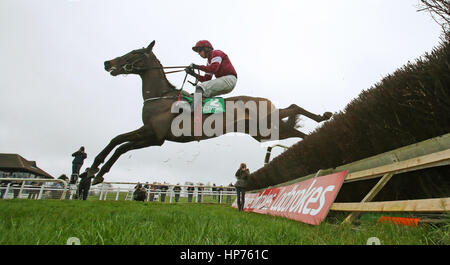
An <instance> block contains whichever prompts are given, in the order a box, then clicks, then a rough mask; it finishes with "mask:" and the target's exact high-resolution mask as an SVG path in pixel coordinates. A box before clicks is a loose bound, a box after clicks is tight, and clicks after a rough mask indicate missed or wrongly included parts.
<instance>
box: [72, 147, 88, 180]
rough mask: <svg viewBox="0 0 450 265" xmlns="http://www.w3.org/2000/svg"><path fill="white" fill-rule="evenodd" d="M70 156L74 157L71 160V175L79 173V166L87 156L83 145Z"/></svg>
mask: <svg viewBox="0 0 450 265" xmlns="http://www.w3.org/2000/svg"><path fill="white" fill-rule="evenodd" d="M72 156H73V157H75V158H74V159H73V161H72V175H73V174H77V175H79V174H80V169H81V166H82V165H83V162H84V160H85V159H86V158H87V154H86V153H85V152H84V146H82V147H80V150H78V151H76V152H75V153H73V154H72ZM75 182H76V181H75ZM72 184H75V183H72Z"/></svg>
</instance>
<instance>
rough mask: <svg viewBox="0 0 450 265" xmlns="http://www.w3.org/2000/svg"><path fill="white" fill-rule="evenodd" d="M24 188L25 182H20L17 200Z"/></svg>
mask: <svg viewBox="0 0 450 265" xmlns="http://www.w3.org/2000/svg"><path fill="white" fill-rule="evenodd" d="M24 186H25V181H22V185H21V186H20V190H19V195H18V196H17V198H19V199H20V198H21V197H22V191H23V187H24Z"/></svg>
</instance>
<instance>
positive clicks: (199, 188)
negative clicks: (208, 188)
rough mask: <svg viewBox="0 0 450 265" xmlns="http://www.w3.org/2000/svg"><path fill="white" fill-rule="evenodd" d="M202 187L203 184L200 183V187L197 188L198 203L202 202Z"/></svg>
mask: <svg viewBox="0 0 450 265" xmlns="http://www.w3.org/2000/svg"><path fill="white" fill-rule="evenodd" d="M202 186H203V184H202V183H200V187H197V202H198V203H201V202H202V197H203V190H204V188H203V187H202Z"/></svg>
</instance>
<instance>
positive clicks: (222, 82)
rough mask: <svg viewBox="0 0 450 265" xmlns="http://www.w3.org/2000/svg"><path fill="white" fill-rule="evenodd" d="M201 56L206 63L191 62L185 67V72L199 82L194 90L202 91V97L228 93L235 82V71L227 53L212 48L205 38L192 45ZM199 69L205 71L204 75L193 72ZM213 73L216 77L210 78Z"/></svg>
mask: <svg viewBox="0 0 450 265" xmlns="http://www.w3.org/2000/svg"><path fill="white" fill-rule="evenodd" d="M192 50H194V51H195V52H197V53H198V54H199V55H200V56H201V57H202V58H204V59H206V58H207V59H208V64H207V65H196V64H191V65H190V66H189V67H187V68H186V69H185V71H186V73H188V74H190V75H192V76H194V77H195V78H197V80H198V81H200V82H201V84H199V85H197V87H196V90H195V92H197V93H202V94H203V97H205V98H208V97H215V96H218V95H223V94H227V93H230V92H231V91H232V90H233V89H234V87H235V86H236V82H237V73H236V70H234V67H233V65H232V64H231V61H230V59H229V58H228V55H226V54H225V53H224V52H223V51H220V50H214V48H213V46H212V45H211V43H210V42H209V41H207V40H201V41H199V42H197V44H195V46H194V47H192ZM194 69H199V70H201V71H203V72H205V75H203V76H202V75H199V74H197V73H195V72H194ZM213 75H215V76H216V79H213V80H211V79H212V76H213Z"/></svg>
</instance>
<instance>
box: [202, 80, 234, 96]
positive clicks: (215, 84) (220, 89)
mask: <svg viewBox="0 0 450 265" xmlns="http://www.w3.org/2000/svg"><path fill="white" fill-rule="evenodd" d="M236 83H237V78H236V77H235V76H234V75H226V76H222V77H219V78H216V79H213V80H209V81H206V82H203V83H201V84H199V85H198V86H199V87H201V88H202V89H203V91H204V93H203V96H204V97H205V98H209V97H215V96H218V95H223V94H227V93H230V92H231V91H232V90H233V89H234V87H235V86H236Z"/></svg>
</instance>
